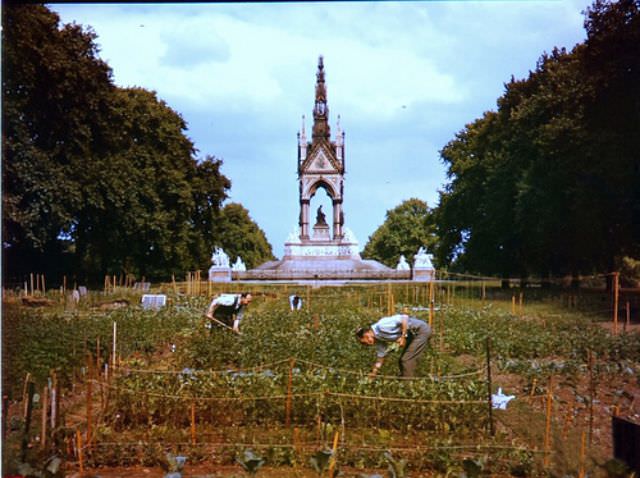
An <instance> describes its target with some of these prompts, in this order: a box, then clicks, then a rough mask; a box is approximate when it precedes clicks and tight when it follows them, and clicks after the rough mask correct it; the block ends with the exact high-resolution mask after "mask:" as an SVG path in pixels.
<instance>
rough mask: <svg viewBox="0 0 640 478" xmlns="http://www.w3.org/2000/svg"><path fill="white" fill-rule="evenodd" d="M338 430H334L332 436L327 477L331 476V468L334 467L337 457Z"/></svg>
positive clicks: (331, 477) (330, 477) (333, 468)
mask: <svg viewBox="0 0 640 478" xmlns="http://www.w3.org/2000/svg"><path fill="white" fill-rule="evenodd" d="M339 436H340V432H336V434H335V435H334V436H333V448H332V449H331V459H330V460H329V478H333V470H335V468H336V461H337V459H338V457H337V455H338V437H339Z"/></svg>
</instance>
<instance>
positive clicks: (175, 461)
mask: <svg viewBox="0 0 640 478" xmlns="http://www.w3.org/2000/svg"><path fill="white" fill-rule="evenodd" d="M186 461H187V457H186V456H180V455H174V454H173V453H167V454H166V455H165V460H160V467H161V468H162V469H163V470H164V471H166V472H167V473H166V474H165V475H164V478H182V469H183V468H184V464H185V462H186Z"/></svg>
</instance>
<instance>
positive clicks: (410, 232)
mask: <svg viewBox="0 0 640 478" xmlns="http://www.w3.org/2000/svg"><path fill="white" fill-rule="evenodd" d="M434 230H435V226H434V223H433V217H432V212H431V209H429V207H428V206H427V203H426V202H424V201H421V200H420V199H415V198H412V199H408V200H406V201H403V202H402V204H400V205H399V206H397V207H395V208H394V209H391V210H389V211H387V215H386V219H385V221H384V223H383V224H382V225H381V226H380V227H379V228H378V229H376V231H375V232H374V233H373V234H372V235H371V236H370V237H369V241H368V242H367V244H366V246H365V248H364V250H363V252H362V255H363V257H365V258H367V259H375V260H377V261H380V262H382V263H384V264H386V265H388V266H389V267H395V266H396V264H397V263H398V260H399V259H400V255H404V257H405V259H407V262H409V263H411V262H412V261H413V256H414V255H415V254H416V252H418V249H419V248H420V247H425V248H426V249H427V250H428V251H430V250H432V248H433V246H434V244H435V243H436V236H435V234H434Z"/></svg>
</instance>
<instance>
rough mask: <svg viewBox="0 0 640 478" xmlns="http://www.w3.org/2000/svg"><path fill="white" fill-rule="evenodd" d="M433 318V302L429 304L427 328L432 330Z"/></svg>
mask: <svg viewBox="0 0 640 478" xmlns="http://www.w3.org/2000/svg"><path fill="white" fill-rule="evenodd" d="M434 316H435V310H434V307H433V301H431V302H429V327H431V328H433V318H434Z"/></svg>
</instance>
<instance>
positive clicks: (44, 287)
mask: <svg viewBox="0 0 640 478" xmlns="http://www.w3.org/2000/svg"><path fill="white" fill-rule="evenodd" d="M46 293H47V286H46V285H45V282H44V274H42V295H45V294H46Z"/></svg>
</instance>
